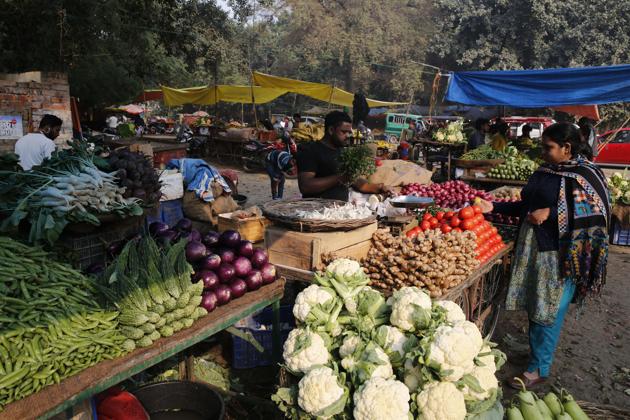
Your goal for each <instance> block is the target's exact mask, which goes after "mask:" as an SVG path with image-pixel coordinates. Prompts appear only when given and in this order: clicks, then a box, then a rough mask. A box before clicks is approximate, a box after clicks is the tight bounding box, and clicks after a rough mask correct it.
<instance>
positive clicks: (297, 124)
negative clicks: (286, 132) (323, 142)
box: [293, 113, 302, 128]
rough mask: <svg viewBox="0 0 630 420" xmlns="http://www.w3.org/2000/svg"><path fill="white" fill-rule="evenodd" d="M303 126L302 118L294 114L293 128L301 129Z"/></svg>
mask: <svg viewBox="0 0 630 420" xmlns="http://www.w3.org/2000/svg"><path fill="white" fill-rule="evenodd" d="M300 124H302V116H301V115H300V114H298V113H295V114H293V127H295V128H300Z"/></svg>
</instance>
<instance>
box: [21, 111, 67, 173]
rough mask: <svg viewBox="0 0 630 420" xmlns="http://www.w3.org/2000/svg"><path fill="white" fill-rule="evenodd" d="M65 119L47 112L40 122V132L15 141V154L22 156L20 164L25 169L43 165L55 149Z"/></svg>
mask: <svg viewBox="0 0 630 420" xmlns="http://www.w3.org/2000/svg"><path fill="white" fill-rule="evenodd" d="M62 124H63V121H62V120H61V118H59V117H56V116H54V115H50V114H46V115H44V117H43V118H42V120H41V121H40V122H39V132H37V133H29V134H27V135H25V136H24V137H22V138H20V139H19V140H18V141H17V142H16V143H15V154H17V155H18V156H19V157H20V166H21V167H22V169H24V170H25V171H29V170H31V168H32V167H33V166H37V165H41V163H42V162H43V161H44V159H47V158H49V157H50V155H52V152H54V151H55V147H56V146H55V142H54V141H53V140H55V139H56V138H57V137H59V133H60V132H61V126H62Z"/></svg>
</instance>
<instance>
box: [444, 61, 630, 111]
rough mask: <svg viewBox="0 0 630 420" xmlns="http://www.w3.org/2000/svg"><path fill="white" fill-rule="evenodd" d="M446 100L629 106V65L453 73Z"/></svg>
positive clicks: (527, 105) (519, 105)
mask: <svg viewBox="0 0 630 420" xmlns="http://www.w3.org/2000/svg"><path fill="white" fill-rule="evenodd" d="M450 76H451V77H450V80H449V85H448V91H447V92H446V99H447V100H449V101H452V102H459V103H462V104H468V105H485V106H492V105H505V106H513V107H517V108H545V107H554V106H561V105H584V104H590V105H594V104H607V103H613V102H630V64H623V65H619V66H602V67H581V68H565V69H547V70H506V71H463V72H453V73H450Z"/></svg>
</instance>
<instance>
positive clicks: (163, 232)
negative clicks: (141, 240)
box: [149, 218, 202, 245]
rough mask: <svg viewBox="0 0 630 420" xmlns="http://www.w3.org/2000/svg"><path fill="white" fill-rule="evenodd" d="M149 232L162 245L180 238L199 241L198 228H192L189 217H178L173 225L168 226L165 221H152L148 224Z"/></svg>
mask: <svg viewBox="0 0 630 420" xmlns="http://www.w3.org/2000/svg"><path fill="white" fill-rule="evenodd" d="M149 233H150V234H151V236H153V237H154V238H155V239H157V240H158V242H159V243H161V244H162V245H169V244H171V243H175V242H177V241H179V240H180V239H186V240H188V241H191V242H201V239H202V237H201V234H200V233H199V231H198V230H196V229H193V226H192V221H190V219H186V218H184V219H180V220H179V222H177V223H176V224H175V226H173V227H169V225H167V224H166V223H162V222H153V223H151V224H150V225H149Z"/></svg>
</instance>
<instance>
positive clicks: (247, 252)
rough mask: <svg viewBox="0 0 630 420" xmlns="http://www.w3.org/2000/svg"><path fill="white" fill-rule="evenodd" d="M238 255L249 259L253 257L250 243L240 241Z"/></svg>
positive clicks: (252, 245) (252, 247) (252, 246)
mask: <svg viewBox="0 0 630 420" xmlns="http://www.w3.org/2000/svg"><path fill="white" fill-rule="evenodd" d="M238 255H242V256H243V257H247V258H250V257H251V256H252V255H254V244H252V243H251V241H241V243H240V244H239V246H238Z"/></svg>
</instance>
